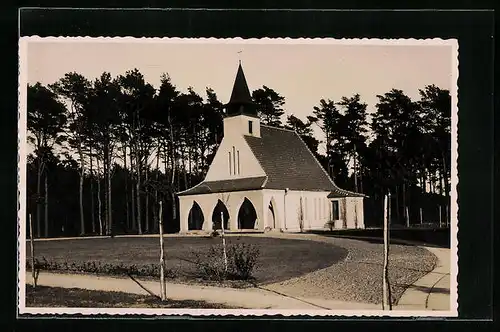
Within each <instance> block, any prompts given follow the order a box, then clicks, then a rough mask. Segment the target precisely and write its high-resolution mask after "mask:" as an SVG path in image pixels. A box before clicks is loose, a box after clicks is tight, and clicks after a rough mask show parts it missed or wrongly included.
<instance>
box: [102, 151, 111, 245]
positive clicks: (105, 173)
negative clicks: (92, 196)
mask: <svg viewBox="0 0 500 332" xmlns="http://www.w3.org/2000/svg"><path fill="white" fill-rule="evenodd" d="M107 160H108V157H107V155H106V149H104V155H103V160H102V164H103V182H104V183H103V185H104V233H105V234H106V235H109V220H108V217H109V214H108V208H109V207H108V190H107V187H108V163H107Z"/></svg>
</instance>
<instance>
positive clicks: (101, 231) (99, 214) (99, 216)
mask: <svg viewBox="0 0 500 332" xmlns="http://www.w3.org/2000/svg"><path fill="white" fill-rule="evenodd" d="M96 160H97V172H98V174H100V173H99V172H100V168H99V157H98V158H97V159H96ZM97 219H98V220H99V235H101V236H102V235H104V227H103V224H102V202H101V177H100V176H98V177H97Z"/></svg>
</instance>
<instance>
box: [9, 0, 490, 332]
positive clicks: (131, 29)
mask: <svg viewBox="0 0 500 332" xmlns="http://www.w3.org/2000/svg"><path fill="white" fill-rule="evenodd" d="M190 2H191V7H196V6H197V7H204V6H203V5H200V4H194V3H193V1H190ZM302 2H303V3H302V4H299V7H302V8H310V7H314V5H313V4H312V2H311V1H302ZM417 3H418V5H420V6H424V7H425V5H427V3H426V2H425V1H420V2H417ZM383 4H384V5H387V6H389V5H390V3H385V2H384V3H383ZM428 4H429V7H430V8H432V7H433V6H434V7H436V3H435V2H430V1H429V2H428ZM452 4H453V5H454V6H455V7H459V6H464V9H466V8H467V7H469V8H471V7H472V8H480V7H479V6H482V8H487V7H488V3H484V2H483V3H481V2H477V1H476V2H472V1H470V2H464V1H462V2H455V3H450V4H448V5H452ZM38 5H42V4H37V3H35V2H33V3H31V4H29V3H27V2H26V3H25V4H23V6H38ZM43 5H44V6H49V4H48V3H45V4H43ZM54 5H55V4H54ZM59 5H64V6H66V7H69V6H70V5H69V4H68V3H67V2H66V3H61V4H59ZM82 5H83V3H82V4H77V3H75V4H74V5H73V7H81V6H82ZM92 5H95V6H96V7H99V6H103V4H102V3H101V4H99V3H95V4H92V3H91V2H90V1H88V2H86V3H85V6H87V7H89V6H92ZM105 5H106V6H108V7H118V8H119V7H123V6H124V5H123V4H119V3H117V2H116V3H114V2H110V1H108V2H107V3H106V4H105ZM146 5H147V6H149V7H164V6H165V4H160V3H158V2H156V3H155V2H150V3H148V4H146V3H144V2H141V3H136V4H129V6H135V7H144V6H146ZM168 5H169V6H170V7H179V6H182V5H183V4H182V3H181V2H179V3H178V4H175V3H174V2H169V3H168ZM238 5H240V4H238ZM246 5H247V7H248V8H265V7H267V8H272V7H275V8H278V7H280V5H281V7H283V4H278V3H276V1H267V2H263V3H259V1H253V2H251V3H250V5H249V4H246ZM319 5H320V6H319V8H322V7H323V8H324V7H325V5H323V6H321V4H319ZM343 5H344V7H345V8H348V7H347V5H348V4H347V3H344V4H343ZM349 5H350V6H351V8H355V7H356V5H357V6H358V8H374V5H371V4H370V3H369V2H367V1H365V2H364V3H361V2H359V1H358V2H356V3H350V4H349ZM404 5H406V6H407V8H410V7H409V5H408V3H406V4H401V3H400V4H398V6H397V7H399V8H404V7H402V6H404ZM491 5H492V3H491V4H490V6H491ZM184 6H186V4H184ZM243 6H244V4H241V5H240V7H243ZM284 6H285V8H287V7H289V8H292V7H297V8H298V6H297V4H296V3H294V6H292V4H291V3H286V2H285V4H284ZM316 6H318V4H316ZM329 6H332V4H329ZM228 7H235V4H234V3H233V4H219V5H218V6H216V8H228ZM337 8H341V7H339V6H337ZM18 14H19V13H18V12H17V8H15V7H13V8H9V9H8V10H3V11H2V12H1V14H0V17H1V23H2V26H1V28H2V31H1V33H2V34H4V36H3V37H2V38H1V39H0V43H2V44H4V43H6V45H2V46H4V47H1V50H2V53H3V56H2V57H3V58H4V59H3V60H4V61H2V63H3V66H4V67H3V70H2V71H1V72H2V76H3V77H2V80H0V81H1V82H2V85H3V86H2V89H1V90H0V93H1V97H2V112H1V114H2V119H3V118H5V120H6V121H2V122H1V123H0V125H1V126H2V128H1V131H0V133H1V134H0V138H1V142H5V144H4V145H3V147H4V148H5V147H7V149H6V150H4V151H6V152H8V153H3V154H2V156H1V157H0V162H1V164H0V165H1V167H2V168H1V173H0V174H1V179H2V182H1V183H0V184H1V188H2V190H1V195H2V200H1V202H2V203H1V204H2V208H1V209H0V210H1V212H0V213H1V215H2V216H3V218H1V219H0V220H1V222H3V223H4V225H5V227H2V230H3V231H4V233H3V237H2V239H3V241H1V242H2V245H5V246H6V250H2V253H5V254H6V255H4V256H3V257H4V258H3V259H2V263H3V264H2V265H5V269H4V271H16V263H17V262H16V259H15V257H17V255H16V249H17V237H16V234H17V228H16V225H15V220H16V217H17V211H16V199H17V195H16V192H17V188H16V185H17V184H16V162H17V157H16V153H17V148H16V146H17V125H16V123H17V90H18V85H17V81H18V52H17V51H18V49H17V43H18V37H19V33H20V35H21V36H30V35H38V36H95V37H97V36H136V37H142V36H146V37H148V36H155V37H227V38H230V37H242V38H260V37H333V38H365V37H366V38H436V37H437V38H443V39H446V38H457V39H458V42H459V78H458V86H459V98H458V99H459V130H458V138H459V161H458V165H459V170H458V171H459V185H458V197H459V220H460V221H459V234H458V241H459V276H458V284H459V318H460V319H458V320H457V319H448V320H443V319H440V320H436V319H433V320H430V319H416V320H414V319H406V320H405V321H411V325H416V326H415V327H416V328H418V329H425V330H434V329H436V330H442V329H450V330H451V329H456V328H463V329H464V330H466V329H467V330H469V329H470V330H474V331H476V330H490V329H491V328H492V325H491V322H489V323H488V322H487V321H488V320H490V319H492V318H493V239H494V238H495V239H496V240H498V231H497V233H495V232H494V231H493V215H494V212H495V211H494V209H496V206H497V205H498V204H496V205H495V204H494V198H493V188H494V187H495V183H494V178H493V174H494V171H498V167H496V168H495V169H494V168H493V156H494V154H496V156H498V149H496V150H494V131H493V129H494V121H493V120H494V119H493V106H494V100H493V92H494V80H493V77H494V67H493V57H494V46H495V45H494V39H493V36H494V16H495V15H494V12H493V11H485V10H483V11H468V10H462V11H434V10H423V11H422V10H420V11H410V10H405V11H394V10H388V11H383V10H380V9H379V10H376V11H361V10H355V11H337V10H323V11H321V10H200V9H198V10H187V9H184V10H124V9H122V10H102V9H101V10H75V9H72V10H62V9H23V10H22V11H21V14H19V15H20V17H21V21H20V23H19V26H18ZM18 27H19V30H18ZM7 226H8V227H7ZM497 242H498V241H497ZM5 257H6V258H5ZM5 277H7V278H5ZM2 279H3V280H4V282H2V287H7V288H6V290H5V291H4V292H2V298H3V300H2V302H3V304H8V306H7V307H8V309H3V310H2V311H1V312H2V316H5V318H7V319H1V324H2V325H4V324H11V325H10V327H9V328H7V329H3V328H2V330H5V331H7V330H9V331H10V330H12V331H14V330H31V331H38V330H52V329H59V328H61V329H64V330H68V329H69V328H71V329H72V330H73V329H78V330H86V331H88V330H91V329H96V328H97V329H103V330H104V329H106V330H108V331H114V330H124V329H131V330H132V329H133V330H137V329H139V328H147V329H151V330H155V329H162V330H163V329H168V330H169V331H172V330H180V329H188V328H189V329H191V330H193V331H194V330H195V329H200V330H201V329H203V330H206V329H218V330H220V329H231V330H240V329H249V330H250V329H252V330H255V329H262V328H266V329H269V330H287V329H297V330H303V329H304V328H308V329H309V328H311V329H325V330H332V329H339V328H341V329H356V328H360V329H361V330H365V329H370V330H373V329H379V328H380V329H381V330H387V329H388V328H391V327H392V328H395V329H397V330H400V329H402V328H404V327H403V326H402V325H400V324H398V323H397V322H396V321H395V319H388V318H386V319H381V318H370V319H368V318H366V319H365V320H363V321H362V322H359V319H357V320H358V322H354V321H352V320H354V319H353V318H345V319H342V318H335V319H332V318H327V319H325V318H317V319H310V318H309V319H307V322H304V318H293V319H290V318H289V319H283V318H281V319H280V321H276V320H275V319H278V318H272V320H271V318H269V317H267V318H266V317H263V318H251V319H245V318H238V319H233V320H231V319H224V320H223V321H221V319H219V320H217V321H214V320H215V318H211V319H208V318H205V319H198V318H176V319H156V320H155V319H145V320H139V319H137V317H136V318H135V319H133V320H129V319H126V320H125V319H113V320H110V319H109V320H108V319H106V320H104V319H95V318H94V319H83V320H74V319H57V320H54V319H50V320H49V319H40V317H39V318H38V319H33V318H31V319H20V320H17V321H16V311H17V303H16V293H17V285H16V274H15V273H11V272H4V275H3V277H2ZM6 279H8V284H7V283H5V280H6ZM7 301H8V302H7ZM461 319H466V320H467V321H468V322H467V323H465V322H463V321H462V322H460V320H461ZM334 320H335V322H334V323H333V321H334ZM243 323H244V324H243ZM304 324H309V325H310V326H309V325H307V326H304ZM365 324H366V326H365ZM144 325H148V326H144ZM159 325H160V326H159Z"/></svg>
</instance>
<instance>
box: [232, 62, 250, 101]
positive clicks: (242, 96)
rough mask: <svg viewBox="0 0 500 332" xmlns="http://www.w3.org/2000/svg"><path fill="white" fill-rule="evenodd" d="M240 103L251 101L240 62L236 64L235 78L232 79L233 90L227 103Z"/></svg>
mask: <svg viewBox="0 0 500 332" xmlns="http://www.w3.org/2000/svg"><path fill="white" fill-rule="evenodd" d="M242 103H244V104H245V103H252V96H251V95H250V90H249V89H248V84H247V80H246V78H245V73H243V68H242V67H241V63H240V65H239V66H238V72H237V73H236V79H235V80H234V85H233V92H232V93H231V98H230V99H229V104H242Z"/></svg>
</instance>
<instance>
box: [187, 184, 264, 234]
mask: <svg viewBox="0 0 500 332" xmlns="http://www.w3.org/2000/svg"><path fill="white" fill-rule="evenodd" d="M263 205H264V204H263V192H262V190H249V191H233V192H227V193H210V194H199V195H186V196H179V210H180V216H179V217H180V232H181V233H195V232H203V233H208V232H211V231H212V230H221V229H222V220H223V221H224V230H225V231H227V232H229V233H233V232H234V233H243V232H263V231H264V229H265V224H264V221H265V214H264V212H265V211H266V210H264V208H263V207H264V206H263Z"/></svg>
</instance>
